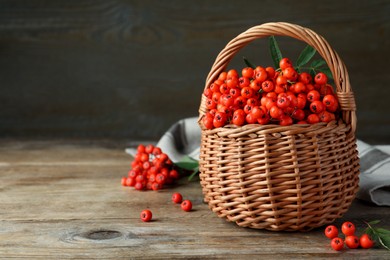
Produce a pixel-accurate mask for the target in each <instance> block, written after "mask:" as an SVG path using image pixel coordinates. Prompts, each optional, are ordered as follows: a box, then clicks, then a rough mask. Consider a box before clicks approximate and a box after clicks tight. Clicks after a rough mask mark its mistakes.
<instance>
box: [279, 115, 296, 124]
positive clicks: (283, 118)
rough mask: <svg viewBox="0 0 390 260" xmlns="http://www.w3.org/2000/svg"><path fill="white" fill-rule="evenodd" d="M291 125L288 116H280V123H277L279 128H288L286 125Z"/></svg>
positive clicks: (290, 119)
mask: <svg viewBox="0 0 390 260" xmlns="http://www.w3.org/2000/svg"><path fill="white" fill-rule="evenodd" d="M292 124H293V120H292V118H291V117H290V116H288V115H282V116H281V117H280V121H279V125H281V126H288V125H292Z"/></svg>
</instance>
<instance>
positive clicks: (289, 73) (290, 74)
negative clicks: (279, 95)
mask: <svg viewBox="0 0 390 260" xmlns="http://www.w3.org/2000/svg"><path fill="white" fill-rule="evenodd" d="M283 76H285V77H286V78H287V80H291V81H296V80H297V78H298V73H297V71H296V70H295V69H294V68H293V67H287V68H285V69H284V70H283Z"/></svg>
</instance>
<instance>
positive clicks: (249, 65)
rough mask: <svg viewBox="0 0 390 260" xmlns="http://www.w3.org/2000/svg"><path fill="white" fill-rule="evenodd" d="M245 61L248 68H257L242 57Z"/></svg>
mask: <svg viewBox="0 0 390 260" xmlns="http://www.w3.org/2000/svg"><path fill="white" fill-rule="evenodd" d="M242 58H243V59H244V62H245V64H246V66H248V67H251V68H252V69H254V68H256V67H255V66H254V65H253V64H252V63H251V62H250V61H249V60H248V59H247V58H245V57H242Z"/></svg>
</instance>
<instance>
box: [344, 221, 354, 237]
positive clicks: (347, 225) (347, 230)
mask: <svg viewBox="0 0 390 260" xmlns="http://www.w3.org/2000/svg"><path fill="white" fill-rule="evenodd" d="M355 230H356V228H355V225H354V224H353V223H352V222H350V221H346V222H344V223H343V224H342V225H341V232H343V234H344V235H345V236H352V235H354V234H355Z"/></svg>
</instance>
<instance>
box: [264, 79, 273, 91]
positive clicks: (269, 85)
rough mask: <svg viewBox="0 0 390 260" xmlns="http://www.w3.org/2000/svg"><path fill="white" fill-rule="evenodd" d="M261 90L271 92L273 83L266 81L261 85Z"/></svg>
mask: <svg viewBox="0 0 390 260" xmlns="http://www.w3.org/2000/svg"><path fill="white" fill-rule="evenodd" d="M261 88H262V89H263V90H264V92H267V93H269V92H272V91H274V89H275V86H274V83H273V82H272V81H271V80H266V81H264V82H263V83H262V84H261Z"/></svg>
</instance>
